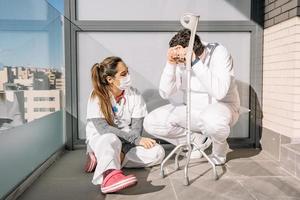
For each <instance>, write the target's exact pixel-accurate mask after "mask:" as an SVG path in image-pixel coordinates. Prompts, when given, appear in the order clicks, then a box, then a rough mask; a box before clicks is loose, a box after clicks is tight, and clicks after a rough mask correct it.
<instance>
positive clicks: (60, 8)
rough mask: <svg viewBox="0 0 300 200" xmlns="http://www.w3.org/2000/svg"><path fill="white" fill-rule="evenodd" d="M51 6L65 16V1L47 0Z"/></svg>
mask: <svg viewBox="0 0 300 200" xmlns="http://www.w3.org/2000/svg"><path fill="white" fill-rule="evenodd" d="M47 1H48V3H49V4H50V5H52V6H53V7H54V8H56V9H57V10H58V11H59V12H60V13H61V14H62V15H63V14H64V0H47Z"/></svg>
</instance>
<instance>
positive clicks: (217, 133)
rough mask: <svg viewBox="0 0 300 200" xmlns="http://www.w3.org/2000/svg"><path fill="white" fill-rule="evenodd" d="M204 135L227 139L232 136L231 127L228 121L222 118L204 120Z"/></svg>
mask: <svg viewBox="0 0 300 200" xmlns="http://www.w3.org/2000/svg"><path fill="white" fill-rule="evenodd" d="M202 123H203V128H204V131H203V132H204V133H205V134H206V135H209V136H212V137H215V138H216V139H217V138H218V139H224V138H225V139H226V138H227V137H228V136H229V134H230V126H229V122H228V120H224V119H221V118H216V119H212V118H210V119H202Z"/></svg>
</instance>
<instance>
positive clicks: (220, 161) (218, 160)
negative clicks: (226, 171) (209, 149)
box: [208, 154, 226, 166]
mask: <svg viewBox="0 0 300 200" xmlns="http://www.w3.org/2000/svg"><path fill="white" fill-rule="evenodd" d="M208 157H209V158H210V160H211V161H212V162H213V163H214V164H215V165H216V166H219V165H224V164H225V163H226V157H220V156H217V155H214V154H210V155H209V156H208Z"/></svg>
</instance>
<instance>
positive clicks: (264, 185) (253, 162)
mask: <svg viewBox="0 0 300 200" xmlns="http://www.w3.org/2000/svg"><path fill="white" fill-rule="evenodd" d="M230 158H231V159H229V162H228V163H227V164H226V167H223V168H222V167H217V170H218V174H219V175H220V179H219V180H217V181H215V180H214V179H213V177H212V170H211V167H210V165H209V164H208V163H207V162H206V161H205V160H204V159H202V160H192V161H191V163H190V165H189V178H190V181H191V185H190V186H184V185H183V166H184V161H185V160H181V162H180V166H181V169H180V170H177V171H175V170H174V160H170V161H168V162H167V164H166V167H165V171H166V175H167V176H166V177H165V178H161V177H160V167H159V166H155V167H153V168H146V169H125V173H126V174H135V175H136V176H137V177H138V180H139V182H138V184H137V185H136V186H135V187H132V188H129V189H127V190H124V191H122V192H120V193H118V194H109V195H102V194H101V192H100V190H99V188H98V186H95V185H93V184H92V183H91V179H92V175H93V174H86V173H84V172H83V164H84V161H85V150H76V151H72V152H66V153H65V154H64V155H63V156H62V157H61V158H60V159H59V160H57V161H56V162H55V163H54V164H53V165H52V166H51V167H50V168H49V169H48V170H47V171H46V172H45V173H44V174H42V175H41V177H39V179H38V180H37V181H36V182H35V183H34V184H33V185H32V186H31V187H30V188H29V189H28V190H27V191H26V192H25V193H24V194H23V195H22V196H21V197H20V198H19V199H21V200H41V199H42V200H47V199H57V200H60V199H63V200H69V199H70V200H77V199H78V200H79V199H84V200H98V199H100V200H101V199H107V200H127V199H143V200H148V199H149V200H156V199H158V200H162V199H183V200H185V199H191V200H192V199H218V200H219V199H243V200H244V199H245V200H247V199H249V200H252V199H270V198H273V199H291V200H292V199H293V200H294V199H298V198H299V197H300V187H299V185H300V184H299V183H300V182H299V181H296V180H295V179H293V178H292V177H290V176H289V174H287V173H286V171H285V170H283V169H282V168H280V166H279V163H278V162H276V161H273V160H272V159H270V158H269V157H267V156H266V155H265V154H262V153H261V152H259V151H257V150H249V151H247V150H241V151H240V150H238V151H235V152H233V153H232V154H231V155H230ZM297 184H298V186H297ZM297 195H298V196H297Z"/></svg>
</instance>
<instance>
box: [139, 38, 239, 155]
mask: <svg viewBox="0 0 300 200" xmlns="http://www.w3.org/2000/svg"><path fill="white" fill-rule="evenodd" d="M204 45H205V46H206V50H207V51H208V54H207V56H206V58H205V59H204V62H203V61H201V60H200V61H198V62H197V63H196V64H195V65H193V67H192V72H191V129H192V132H198V133H202V134H204V135H207V136H211V138H212V145H213V154H214V155H217V156H219V157H224V158H226V153H227V150H228V144H227V141H226V139H227V137H228V136H229V133H230V126H232V125H233V124H234V123H235V122H236V121H237V120H238V116H239V109H240V99H239V95H238V91H237V86H236V83H235V80H234V71H233V63H232V58H231V56H230V54H229V53H228V52H227V50H226V48H225V47H223V46H222V45H218V44H213V45H216V46H215V49H214V50H212V51H211V49H210V48H208V44H207V43H204ZM213 45H210V46H213ZM180 91H182V92H183V93H184V97H185V96H186V92H185V91H186V71H185V69H184V65H183V64H179V65H177V66H176V65H173V64H170V63H167V64H166V66H165V68H164V71H163V73H162V76H161V80H160V85H159V93H160V95H161V97H162V98H164V99H169V98H171V96H172V95H173V94H175V93H177V92H180ZM185 127H186V100H185V98H184V102H183V103H181V104H179V105H178V104H177V105H175V104H172V103H171V104H168V105H165V106H162V107H159V108H157V109H155V110H154V111H152V112H151V113H149V114H148V115H147V117H146V118H145V120H144V129H145V130H146V131H147V132H148V133H149V134H151V135H153V136H155V137H157V138H161V139H164V140H166V141H168V142H170V143H172V144H174V145H178V144H181V143H184V142H185V141H186V135H185Z"/></svg>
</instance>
